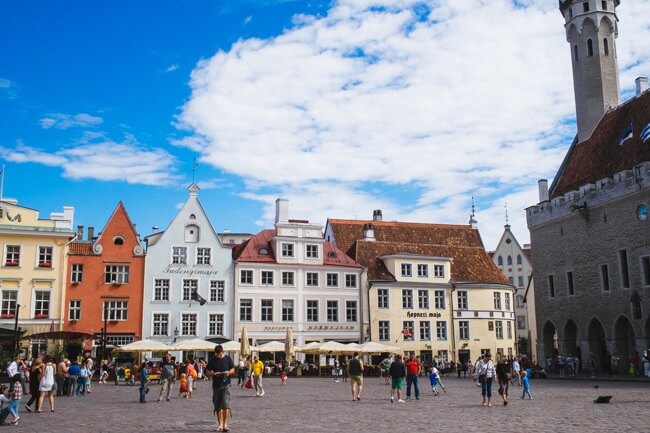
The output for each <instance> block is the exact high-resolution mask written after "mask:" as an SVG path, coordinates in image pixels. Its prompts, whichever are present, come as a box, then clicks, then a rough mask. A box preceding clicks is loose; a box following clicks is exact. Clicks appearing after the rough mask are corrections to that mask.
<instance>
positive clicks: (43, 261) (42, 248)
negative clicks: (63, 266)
mask: <svg viewBox="0 0 650 433" xmlns="http://www.w3.org/2000/svg"><path fill="white" fill-rule="evenodd" d="M47 250H49V251H47ZM48 258H49V260H48ZM48 264H49V266H48ZM36 267H38V268H46V269H51V268H53V267H54V247H53V246H51V245H39V246H38V247H37V248H36Z"/></svg>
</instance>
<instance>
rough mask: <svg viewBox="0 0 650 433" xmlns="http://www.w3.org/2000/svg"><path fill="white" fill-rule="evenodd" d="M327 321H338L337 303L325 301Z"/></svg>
mask: <svg viewBox="0 0 650 433" xmlns="http://www.w3.org/2000/svg"><path fill="white" fill-rule="evenodd" d="M327 321H328V322H338V321H339V301H327Z"/></svg>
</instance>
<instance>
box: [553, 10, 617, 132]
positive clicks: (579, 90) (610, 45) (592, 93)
mask: <svg viewBox="0 0 650 433" xmlns="http://www.w3.org/2000/svg"><path fill="white" fill-rule="evenodd" d="M620 4H621V0H560V12H562V15H563V16H564V21H565V24H564V27H565V28H566V36H567V41H568V42H569V44H570V46H571V64H572V66H573V88H574V93H575V100H576V118H577V121H578V142H582V141H584V140H586V139H588V138H589V137H590V136H591V133H592V132H593V131H594V128H595V127H596V125H597V124H598V121H599V120H600V118H601V117H602V116H603V114H604V113H605V112H606V111H607V110H608V109H609V108H614V107H617V106H618V105H619V103H620V100H619V93H620V85H619V80H618V64H617V60H616V38H617V37H618V18H617V16H616V7H617V6H619V5H620Z"/></svg>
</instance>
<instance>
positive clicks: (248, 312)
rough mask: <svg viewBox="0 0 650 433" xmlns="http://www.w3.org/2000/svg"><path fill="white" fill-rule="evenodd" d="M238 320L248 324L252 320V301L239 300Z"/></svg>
mask: <svg viewBox="0 0 650 433" xmlns="http://www.w3.org/2000/svg"><path fill="white" fill-rule="evenodd" d="M239 320H240V321H241V322H250V321H252V320H253V300H252V299H240V300H239Z"/></svg>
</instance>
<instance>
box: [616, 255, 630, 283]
mask: <svg viewBox="0 0 650 433" xmlns="http://www.w3.org/2000/svg"><path fill="white" fill-rule="evenodd" d="M618 269H619V274H620V276H621V278H620V280H621V281H620V282H621V287H622V288H624V289H629V288H630V269H629V267H628V264H627V250H619V251H618Z"/></svg>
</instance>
